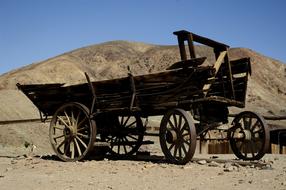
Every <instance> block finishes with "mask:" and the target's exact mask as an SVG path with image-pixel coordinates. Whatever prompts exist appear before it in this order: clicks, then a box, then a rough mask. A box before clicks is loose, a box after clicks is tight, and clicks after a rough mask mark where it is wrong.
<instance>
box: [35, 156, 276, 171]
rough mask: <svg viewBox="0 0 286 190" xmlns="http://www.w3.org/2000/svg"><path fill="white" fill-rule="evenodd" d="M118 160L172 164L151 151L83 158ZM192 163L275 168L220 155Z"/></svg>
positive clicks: (43, 157) (52, 157) (49, 158)
mask: <svg viewBox="0 0 286 190" xmlns="http://www.w3.org/2000/svg"><path fill="white" fill-rule="evenodd" d="M40 158H41V159H43V160H52V161H59V162H63V161H62V160H60V159H59V158H58V157H57V156H56V155H45V156H41V157H40ZM107 160H108V161H118V160H124V161H131V162H132V161H142V162H151V163H154V164H170V163H169V162H168V161H167V160H166V159H165V158H164V156H160V155H151V154H150V152H138V153H137V154H136V155H131V156H120V157H117V156H112V155H109V154H98V153H97V154H90V155H88V156H87V157H86V158H85V159H83V160H82V162H84V161H107ZM190 163H197V164H200V165H208V166H213V165H214V163H215V164H216V165H217V164H218V165H221V164H222V165H225V164H231V165H235V166H240V167H253V168H260V169H273V168H272V166H271V165H272V164H271V163H268V162H265V161H263V160H256V161H243V160H239V159H230V158H226V159H221V158H219V157H218V156H211V155H210V157H203V158H196V157H194V158H193V159H192V160H191V162H190Z"/></svg>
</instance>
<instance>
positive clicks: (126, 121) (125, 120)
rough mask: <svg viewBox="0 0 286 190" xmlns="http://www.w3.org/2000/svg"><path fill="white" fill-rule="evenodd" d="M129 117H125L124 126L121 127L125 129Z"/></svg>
mask: <svg viewBox="0 0 286 190" xmlns="http://www.w3.org/2000/svg"><path fill="white" fill-rule="evenodd" d="M130 117H131V116H128V117H127V119H126V120H125V122H124V124H123V127H126V124H127V122H128V121H129V119H130Z"/></svg>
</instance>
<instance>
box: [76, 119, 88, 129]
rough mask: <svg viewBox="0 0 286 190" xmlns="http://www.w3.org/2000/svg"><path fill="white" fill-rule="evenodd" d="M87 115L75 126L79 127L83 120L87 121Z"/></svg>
mask: <svg viewBox="0 0 286 190" xmlns="http://www.w3.org/2000/svg"><path fill="white" fill-rule="evenodd" d="M87 119H88V118H87V117H85V118H84V119H83V120H81V121H80V122H79V124H78V125H77V127H78V128H79V127H80V126H82V124H83V123H84V122H85V121H87Z"/></svg>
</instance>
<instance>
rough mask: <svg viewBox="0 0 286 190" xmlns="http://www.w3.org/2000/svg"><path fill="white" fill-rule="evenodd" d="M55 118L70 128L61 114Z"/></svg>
mask: <svg viewBox="0 0 286 190" xmlns="http://www.w3.org/2000/svg"><path fill="white" fill-rule="evenodd" d="M57 118H58V119H59V120H60V121H61V122H62V123H63V124H64V125H65V126H66V127H67V128H70V126H69V125H68V124H67V123H66V122H65V121H64V120H63V118H61V116H57Z"/></svg>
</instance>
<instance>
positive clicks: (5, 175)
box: [0, 123, 286, 190]
mask: <svg viewBox="0 0 286 190" xmlns="http://www.w3.org/2000/svg"><path fill="white" fill-rule="evenodd" d="M3 128H5V131H9V133H8V134H3V133H0V134H1V139H2V140H3V141H5V138H4V137H6V138H8V139H7V143H2V144H1V146H2V147H1V149H0V187H1V189H3V190H6V189H22V190H24V189H29V190H31V189H70V190H71V189H192V190H199V189H245V190H246V189H259V190H262V189H267V190H268V189H281V190H282V189H286V177H285V176H286V156H285V155H275V154H271V155H270V154H267V155H265V156H264V157H263V158H262V159H261V160H259V161H255V162H254V161H253V162H250V161H242V160H237V159H236V158H235V156H234V155H232V154H217V155H209V154H199V153H198V152H196V153H195V155H194V157H193V160H192V161H191V162H189V163H188V164H186V165H173V164H168V163H167V162H166V161H165V160H164V157H163V154H162V152H161V149H160V144H159V142H158V138H157V137H145V138H147V140H152V141H154V144H153V145H144V146H142V147H141V148H140V152H139V154H138V155H134V156H133V157H129V158H125V159H121V160H116V159H115V158H112V157H110V156H100V155H98V154H96V155H93V156H89V157H88V158H87V159H85V160H83V161H80V162H63V161H60V160H59V159H57V157H56V155H55V154H54V153H53V151H52V149H51V146H50V144H49V141H48V123H46V124H41V123H23V124H9V125H1V127H0V132H1V129H2V132H3V131H4V130H3ZM20 134H21V135H20ZM43 134H44V135H43ZM13 137H14V139H11V138H13ZM148 138H149V139H148ZM8 142H9V143H8ZM11 142H12V143H11Z"/></svg>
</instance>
